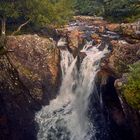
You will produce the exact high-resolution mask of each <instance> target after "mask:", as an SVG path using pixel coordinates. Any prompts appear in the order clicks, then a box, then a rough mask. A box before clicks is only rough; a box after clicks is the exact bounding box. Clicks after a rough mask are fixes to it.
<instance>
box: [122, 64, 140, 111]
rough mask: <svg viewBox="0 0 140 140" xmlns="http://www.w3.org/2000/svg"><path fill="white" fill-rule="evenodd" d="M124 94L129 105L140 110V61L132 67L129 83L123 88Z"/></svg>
mask: <svg viewBox="0 0 140 140" xmlns="http://www.w3.org/2000/svg"><path fill="white" fill-rule="evenodd" d="M123 92H124V97H125V98H126V100H127V102H128V104H130V105H131V106H132V107H133V108H135V109H140V61H139V62H137V63H134V64H133V65H131V66H130V72H129V75H128V81H127V83H126V84H125V85H124V87H123Z"/></svg>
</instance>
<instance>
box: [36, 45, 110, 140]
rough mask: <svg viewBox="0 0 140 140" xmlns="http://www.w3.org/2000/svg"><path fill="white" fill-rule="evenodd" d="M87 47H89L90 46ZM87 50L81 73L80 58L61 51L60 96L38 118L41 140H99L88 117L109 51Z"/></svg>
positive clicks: (66, 51) (91, 48)
mask: <svg viewBox="0 0 140 140" xmlns="http://www.w3.org/2000/svg"><path fill="white" fill-rule="evenodd" d="M89 44H90V43H87V44H86V45H89ZM86 45H85V46H84V49H83V50H81V53H85V54H86V57H85V58H84V59H83V61H82V63H81V65H80V69H79V70H78V69H77V65H76V63H77V57H76V58H73V56H72V55H71V54H70V53H69V51H68V50H66V49H65V50H61V70H62V85H61V88H60V91H59V95H58V96H57V97H56V99H54V100H52V101H51V102H50V104H49V105H47V106H44V107H43V108H42V109H41V110H40V111H39V112H37V114H36V116H35V120H36V122H37V123H38V125H39V131H38V135H37V138H38V140H91V139H92V140H93V138H94V139H95V140H96V136H95V134H96V125H94V123H92V121H91V120H90V118H89V117H88V110H89V109H88V107H89V106H88V105H89V98H90V95H91V94H92V92H93V90H94V88H95V76H96V73H97V72H98V70H99V68H100V67H99V66H100V60H101V59H102V58H103V57H104V56H105V54H106V53H108V49H107V48H104V50H103V51H99V50H98V46H92V47H91V45H89V46H90V47H88V46H86Z"/></svg>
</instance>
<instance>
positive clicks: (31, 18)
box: [0, 0, 73, 36]
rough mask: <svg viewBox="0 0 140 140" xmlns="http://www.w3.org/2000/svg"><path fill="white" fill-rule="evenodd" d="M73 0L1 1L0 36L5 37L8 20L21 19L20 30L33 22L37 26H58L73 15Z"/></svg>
mask: <svg viewBox="0 0 140 140" xmlns="http://www.w3.org/2000/svg"><path fill="white" fill-rule="evenodd" d="M72 1H73V0H69V1H67V0H1V1H0V19H1V34H2V35H4V36H5V33H6V22H7V20H9V19H13V20H16V19H18V18H22V21H23V24H21V25H20V26H19V27H18V29H17V31H15V32H14V33H13V34H16V33H17V32H19V31H20V29H21V28H22V27H23V26H25V25H27V24H28V23H29V22H33V23H36V24H39V25H46V24H59V23H60V21H61V20H62V21H63V22H62V23H64V21H67V20H68V19H69V18H70V17H71V15H72V14H73V12H72V11H73V10H72V8H73V7H72Z"/></svg>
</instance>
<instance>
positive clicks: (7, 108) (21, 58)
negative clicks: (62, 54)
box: [0, 35, 61, 140]
mask: <svg viewBox="0 0 140 140" xmlns="http://www.w3.org/2000/svg"><path fill="white" fill-rule="evenodd" d="M6 46H7V48H8V50H12V52H11V53H7V54H6V55H1V56H0V106H1V108H0V139H1V140H25V139H32V140H34V139H36V133H37V132H36V131H37V125H36V124H35V122H34V115H35V112H36V111H37V110H39V109H40V108H41V105H43V104H48V103H49V100H50V99H52V98H54V97H55V96H56V94H57V92H58V87H59V84H60V81H61V80H60V73H61V72H60V68H59V61H60V58H59V50H58V49H57V48H56V45H55V42H53V41H50V40H49V39H47V38H42V37H39V36H37V35H22V36H9V37H8V38H7V44H6Z"/></svg>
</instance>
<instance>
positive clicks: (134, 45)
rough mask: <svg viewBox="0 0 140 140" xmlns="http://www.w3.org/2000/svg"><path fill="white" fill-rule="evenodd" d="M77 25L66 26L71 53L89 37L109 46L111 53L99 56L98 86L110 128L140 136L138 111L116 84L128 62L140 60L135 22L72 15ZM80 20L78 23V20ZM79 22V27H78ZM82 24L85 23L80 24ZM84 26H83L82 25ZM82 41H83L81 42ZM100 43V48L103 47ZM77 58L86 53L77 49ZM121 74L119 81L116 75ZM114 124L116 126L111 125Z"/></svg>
mask: <svg viewBox="0 0 140 140" xmlns="http://www.w3.org/2000/svg"><path fill="white" fill-rule="evenodd" d="M75 20H76V23H74V26H76V27H77V28H76V29H73V28H71V26H73V23H72V24H70V27H66V28H65V34H66V35H67V38H68V40H69V41H68V45H69V48H70V50H72V53H73V54H74V55H75V54H76V55H77V54H78V53H79V50H80V49H81V48H82V47H81V46H83V44H84V43H85V42H86V40H92V41H93V44H91V47H92V45H97V44H99V43H101V44H102V45H101V46H102V47H103V48H104V47H105V44H104V43H105V42H106V43H108V45H109V46H110V47H109V48H110V50H111V53H110V54H109V55H108V56H106V58H105V59H103V60H102V63H101V71H99V73H98V74H97V86H98V90H99V93H101V94H102V98H103V102H104V106H105V107H106V108H107V110H108V112H107V114H108V115H109V116H110V119H111V120H112V123H113V128H112V130H113V131H114V132H112V133H115V132H117V131H118V135H119V136H120V138H122V139H123V140H124V139H130V140H132V139H135V140H138V139H139V136H140V123H139V122H140V118H139V113H138V111H136V110H135V109H132V108H131V107H130V106H129V105H128V104H127V102H126V101H125V99H124V98H123V97H122V93H121V91H120V87H119V88H118V86H119V84H120V85H122V83H121V82H120V81H121V79H123V77H122V76H123V74H124V73H126V72H127V70H128V67H127V66H128V65H129V64H132V63H134V62H136V61H138V60H140V53H139V52H140V40H139V39H140V38H139V37H140V36H139V29H138V26H139V25H138V23H133V24H112V23H107V22H106V21H104V20H103V19H94V18H90V17H89V18H87V17H80V16H79V17H75ZM79 22H80V24H79ZM78 26H80V27H78ZM83 26H84V27H83ZM85 27H86V28H85ZM81 44H82V45H81ZM102 47H101V48H99V49H101V50H102ZM79 57H80V58H79V59H81V61H82V57H85V54H82V53H80V54H79ZM118 78H120V80H119V82H118V84H117V79H118ZM114 128H115V129H114Z"/></svg>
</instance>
